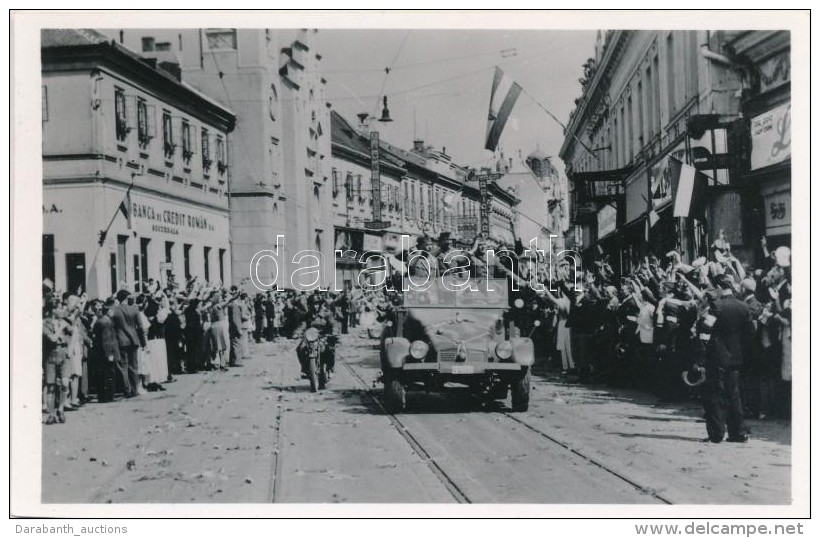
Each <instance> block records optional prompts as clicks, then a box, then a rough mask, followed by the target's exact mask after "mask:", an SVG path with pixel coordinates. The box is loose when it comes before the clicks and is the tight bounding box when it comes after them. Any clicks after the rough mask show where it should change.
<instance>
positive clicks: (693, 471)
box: [43, 335, 791, 504]
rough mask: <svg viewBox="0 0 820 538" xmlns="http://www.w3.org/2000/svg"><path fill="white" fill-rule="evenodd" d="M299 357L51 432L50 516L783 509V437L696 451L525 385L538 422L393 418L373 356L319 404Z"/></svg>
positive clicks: (679, 435) (587, 392)
mask: <svg viewBox="0 0 820 538" xmlns="http://www.w3.org/2000/svg"><path fill="white" fill-rule="evenodd" d="M294 346H295V341H288V342H278V343H275V344H262V345H258V346H256V347H255V348H254V350H253V351H254V356H253V358H252V359H250V360H248V361H246V362H245V367H244V368H237V369H231V370H230V371H229V372H226V373H220V372H208V373H201V374H194V375H182V376H178V381H177V382H176V383H172V384H168V385H165V388H166V389H167V390H166V391H165V392H154V393H149V394H146V395H144V396H140V397H138V398H135V399H132V400H122V401H117V402H115V403H111V404H95V403H91V404H88V405H86V406H85V407H83V408H82V409H80V410H78V411H76V412H73V413H69V414H68V422H67V424H65V425H55V426H48V427H43V457H44V462H43V484H44V485H43V502H46V503H48V502H59V503H72V502H73V503H109V502H111V503H171V502H198V503H201V502H217V503H227V502H237V503H270V502H277V503H288V502H292V503H303V502H342V503H363V502H364V503H375V502H390V503H409V502H413V503H430V502H433V503H445V502H472V503H497V502H504V503H632V504H659V503H671V504H735V503H739V504H785V503H788V502H789V500H790V473H791V465H790V461H791V447H790V437H791V431H790V426H789V424H788V423H787V422H783V421H780V422H778V421H765V422H758V421H752V422H751V424H750V425H751V428H752V440H751V441H750V442H749V443H748V444H745V445H737V444H727V443H723V444H720V445H712V444H708V443H703V442H702V441H701V440H702V438H703V437H705V427H704V424H703V420H702V418H701V411H700V409H699V407H698V406H697V405H695V404H674V405H656V404H655V398H654V397H652V396H649V395H646V394H643V393H638V392H630V391H623V390H613V389H609V388H605V387H597V386H582V385H573V384H565V383H563V382H561V381H560V380H558V379H553V378H551V377H550V376H534V377H533V391H532V401H531V404H530V410H529V412H527V413H515V414H513V413H510V412H509V408H508V405H509V401H507V402H506V403H505V404H499V405H497V406H496V405H493V406H491V407H489V408H484V407H482V405H481V404H480V403H479V402H477V401H475V400H474V399H472V398H470V397H469V396H467V395H466V394H457V393H454V394H448V395H428V394H422V393H417V394H416V393H410V394H409V396H408V410H407V412H406V413H403V414H400V415H397V416H395V417H393V416H390V415H387V414H385V413H384V411H383V410H382V409H381V407H380V405H379V404H378V403H377V400H376V399H375V397H378V395H379V394H380V386H379V387H377V388H376V389H375V390H373V386H374V381H375V379H376V378H377V376H378V374H379V366H378V356H377V352H376V348H375V341H372V340H364V339H360V338H358V337H356V336H352V335H349V336H345V337H344V339H343V342H342V344H341V345H340V352H339V354H340V357H339V359H340V360H339V362H338V364H337V368H336V370H337V373H336V375H335V377H334V378H333V380H332V381H331V384H330V385H329V387H328V389H327V390H325V391H322V392H320V393H316V394H311V393H310V392H309V391H308V384H307V381H304V380H301V379H299V373H298V365H297V362H296V359H295V355H294V353H293V352H292V349H293V347H294Z"/></svg>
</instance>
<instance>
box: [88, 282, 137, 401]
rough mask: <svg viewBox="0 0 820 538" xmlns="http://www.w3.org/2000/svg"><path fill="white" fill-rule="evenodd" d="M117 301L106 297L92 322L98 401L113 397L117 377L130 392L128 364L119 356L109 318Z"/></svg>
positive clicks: (118, 348) (112, 324)
mask: <svg viewBox="0 0 820 538" xmlns="http://www.w3.org/2000/svg"><path fill="white" fill-rule="evenodd" d="M116 306H117V301H115V300H114V299H113V298H110V299H108V300H107V301H106V302H105V304H103V306H102V308H101V312H100V313H101V315H100V317H99V318H98V319H97V323H95V324H94V343H93V347H92V354H91V356H92V361H93V362H92V364H93V366H92V368H94V369H95V370H96V371H97V372H98V375H97V380H98V383H97V386H98V387H99V388H98V391H99V394H98V396H97V399H98V401H99V402H101V403H103V402H110V401H112V400H113V399H114V392H115V386H116V381H117V377H119V379H120V381H121V382H122V386H123V387H125V393H126V394H128V393H130V392H131V387H130V383H129V381H128V364H127V363H126V362H125V361H123V360H122V358H121V357H120V345H119V340H118V339H117V329H116V327H114V321H113V320H112V319H111V311H112V310H113V309H114V308H115V307H116Z"/></svg>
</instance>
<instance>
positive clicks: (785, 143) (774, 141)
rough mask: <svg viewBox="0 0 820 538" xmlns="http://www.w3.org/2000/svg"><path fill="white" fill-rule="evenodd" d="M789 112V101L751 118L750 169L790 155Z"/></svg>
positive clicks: (790, 108) (775, 161) (768, 164)
mask: <svg viewBox="0 0 820 538" xmlns="http://www.w3.org/2000/svg"><path fill="white" fill-rule="evenodd" d="M791 113H792V105H791V102H789V103H786V104H783V105H780V106H778V107H776V108H773V109H771V110H769V111H767V112H764V113H763V114H760V115H758V116H755V117H754V118H752V121H751V131H752V159H751V161H752V162H751V169H752V170H757V169H758V168H763V167H764V166H771V165H773V164H777V163H779V162H783V161H785V160H786V159H788V158H790V157H791V154H792V148H791V143H792V135H791Z"/></svg>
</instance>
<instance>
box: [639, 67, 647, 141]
mask: <svg viewBox="0 0 820 538" xmlns="http://www.w3.org/2000/svg"><path fill="white" fill-rule="evenodd" d="M643 129H644V123H643V82H641V81H640V80H639V81H638V130H637V134H638V147H639V148H640V147H642V146H643V142H644V140H646V139H647V138H648V137H647V136H646V134H645V133H644V132H643Z"/></svg>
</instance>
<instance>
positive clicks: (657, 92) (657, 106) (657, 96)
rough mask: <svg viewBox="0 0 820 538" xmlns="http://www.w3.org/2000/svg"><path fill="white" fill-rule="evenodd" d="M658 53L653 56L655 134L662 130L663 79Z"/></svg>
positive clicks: (653, 119) (653, 116)
mask: <svg viewBox="0 0 820 538" xmlns="http://www.w3.org/2000/svg"><path fill="white" fill-rule="evenodd" d="M660 76H661V75H660V68H659V67H658V55H657V54H656V55H655V56H654V58H652V121H653V125H654V127H653V129H652V130H653V132H654V134H660V132H661V79H660Z"/></svg>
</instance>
